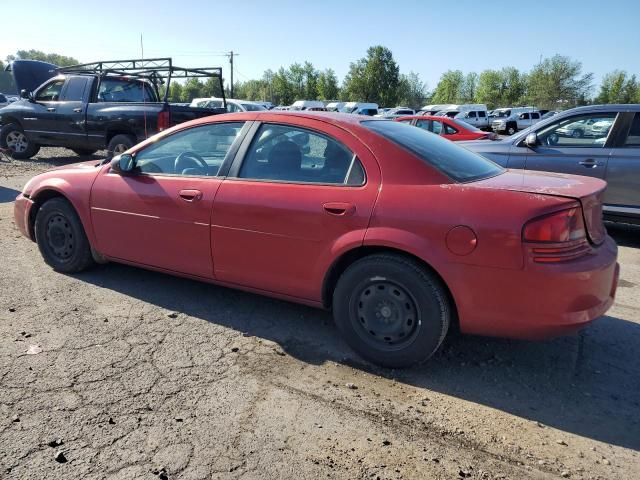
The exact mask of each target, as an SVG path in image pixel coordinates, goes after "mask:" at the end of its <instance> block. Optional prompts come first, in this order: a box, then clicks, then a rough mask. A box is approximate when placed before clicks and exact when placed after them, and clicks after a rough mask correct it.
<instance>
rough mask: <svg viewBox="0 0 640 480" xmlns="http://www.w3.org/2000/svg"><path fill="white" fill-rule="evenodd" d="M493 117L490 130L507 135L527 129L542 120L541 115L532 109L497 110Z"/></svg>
mask: <svg viewBox="0 0 640 480" xmlns="http://www.w3.org/2000/svg"><path fill="white" fill-rule="evenodd" d="M493 115H495V116H493V117H492V121H491V129H492V130H493V131H494V132H498V133H506V134H508V135H513V134H514V133H516V132H517V131H519V130H524V129H525V128H529V127H530V126H531V125H533V124H534V123H538V122H539V121H540V120H541V118H542V114H541V113H540V112H539V111H538V110H537V109H535V108H533V107H518V108H511V109H497V110H494V111H493Z"/></svg>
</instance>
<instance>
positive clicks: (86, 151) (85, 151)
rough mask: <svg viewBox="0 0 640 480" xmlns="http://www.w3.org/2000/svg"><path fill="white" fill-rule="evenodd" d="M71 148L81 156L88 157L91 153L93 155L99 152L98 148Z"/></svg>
mask: <svg viewBox="0 0 640 480" xmlns="http://www.w3.org/2000/svg"><path fill="white" fill-rule="evenodd" d="M70 150H71V151H72V152H73V153H75V154H76V155H80V156H81V157H88V156H89V155H93V154H94V153H96V152H97V150H92V149H89V148H71V149H70Z"/></svg>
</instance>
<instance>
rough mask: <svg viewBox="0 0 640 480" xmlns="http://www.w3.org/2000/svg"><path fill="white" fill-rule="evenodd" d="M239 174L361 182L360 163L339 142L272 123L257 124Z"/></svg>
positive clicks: (299, 180)
mask: <svg viewBox="0 0 640 480" xmlns="http://www.w3.org/2000/svg"><path fill="white" fill-rule="evenodd" d="M407 128H412V127H407ZM238 176H239V177H240V178H248V179H254V180H273V181H280V182H296V183H322V184H342V185H344V184H346V185H361V184H363V183H364V171H363V169H362V165H361V164H360V162H359V161H358V160H357V158H356V157H355V155H354V154H353V153H352V152H351V151H350V150H349V149H347V147H345V146H344V145H342V144H341V143H339V142H338V141H336V140H334V139H332V138H330V137H327V136H325V135H322V134H320V133H315V132H312V131H309V130H305V129H301V128H297V127H293V126H289V125H275V124H263V125H262V126H261V127H260V129H259V130H258V132H257V133H256V136H255V138H254V139H253V141H252V143H251V146H250V147H249V150H248V152H247V154H246V156H245V159H244V162H243V164H242V167H241V168H240V173H239V175H238Z"/></svg>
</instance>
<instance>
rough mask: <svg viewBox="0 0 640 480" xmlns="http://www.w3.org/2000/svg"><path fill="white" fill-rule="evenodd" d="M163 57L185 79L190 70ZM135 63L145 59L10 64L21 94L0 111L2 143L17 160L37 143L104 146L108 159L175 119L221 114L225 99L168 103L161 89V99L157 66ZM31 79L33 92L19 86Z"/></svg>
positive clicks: (83, 148)
mask: <svg viewBox="0 0 640 480" xmlns="http://www.w3.org/2000/svg"><path fill="white" fill-rule="evenodd" d="M164 60H168V61H169V63H168V64H167V65H169V67H168V69H169V70H168V71H169V75H171V73H172V72H175V71H178V72H179V73H182V74H183V75H182V76H183V77H184V78H188V77H189V75H188V74H187V73H188V72H189V70H186V69H178V68H177V67H171V63H170V59H164ZM127 62H135V61H127ZM138 62H143V63H142V64H138V65H136V64H135V63H134V64H131V63H127V64H125V65H124V66H123V65H122V62H118V66H117V67H115V68H110V67H109V65H106V62H104V63H103V62H100V63H99V65H100V68H99V69H98V68H97V67H96V68H94V69H93V70H92V69H91V68H90V67H87V65H89V66H94V65H98V63H96V64H86V65H80V66H78V67H81V68H76V69H74V68H71V67H69V68H58V67H56V66H55V65H51V64H44V65H43V63H44V62H35V61H30V60H18V61H15V62H13V64H12V67H11V68H12V70H13V72H14V78H15V80H16V85H17V86H18V89H20V96H21V97H22V98H21V100H19V101H17V102H14V103H12V104H10V105H9V106H7V107H5V108H3V109H1V110H0V147H1V148H4V149H7V150H9V153H10V154H11V156H12V157H13V158H16V159H28V158H31V157H33V156H34V155H35V154H36V153H38V151H39V149H40V147H42V146H59V147H66V148H69V149H71V150H73V151H74V152H75V153H77V154H78V155H90V154H92V153H94V152H95V151H97V150H101V149H105V148H106V149H107V155H108V156H109V157H111V156H113V155H115V154H119V153H122V152H124V151H125V150H128V149H129V148H131V147H132V146H133V145H135V144H136V143H139V142H140V141H142V140H144V139H146V138H148V137H149V136H151V135H153V134H155V133H157V132H159V131H162V130H165V129H167V128H169V127H171V126H173V125H175V124H178V123H182V122H185V121H187V120H193V119H195V118H200V117H205V116H209V115H213V114H217V113H225V112H226V108H224V104H223V108H197V107H191V106H189V105H176V104H170V103H169V102H168V101H167V99H166V95H165V98H164V100H161V99H160V95H159V88H158V79H159V78H161V77H160V76H159V75H158V74H157V72H158V71H160V70H157V69H153V67H148V61H138ZM144 62H147V63H144ZM131 65H133V67H132V66H131ZM210 70H216V69H210ZM141 71H142V72H143V73H142V74H141V73H140V72H141ZM162 71H166V68H165V70H162ZM203 71H204V69H199V70H197V72H198V74H197V75H194V76H203V75H201V74H202V72H203ZM185 72H187V73H185ZM27 73H28V74H27ZM43 76H44V78H45V79H46V80H44V83H42V84H41V85H39V86H37V87H34V86H33V84H34V82H36V80H34V79H38V80H43V78H42V77H43ZM210 76H214V75H210ZM220 82H222V78H221V76H220ZM29 83H30V84H31V88H33V92H32V91H30V89H25V88H23V86H29ZM36 85H38V83H37V82H36Z"/></svg>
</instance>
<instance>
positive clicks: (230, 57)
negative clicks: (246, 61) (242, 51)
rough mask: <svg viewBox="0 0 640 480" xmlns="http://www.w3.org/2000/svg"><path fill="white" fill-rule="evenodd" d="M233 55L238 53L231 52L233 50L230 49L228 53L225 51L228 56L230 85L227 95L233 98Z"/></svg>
mask: <svg viewBox="0 0 640 480" xmlns="http://www.w3.org/2000/svg"><path fill="white" fill-rule="evenodd" d="M234 55H239V54H238V53H233V50H231V51H230V52H229V53H227V57H229V66H230V67H231V87H230V88H229V97H230V98H233V56H234Z"/></svg>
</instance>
